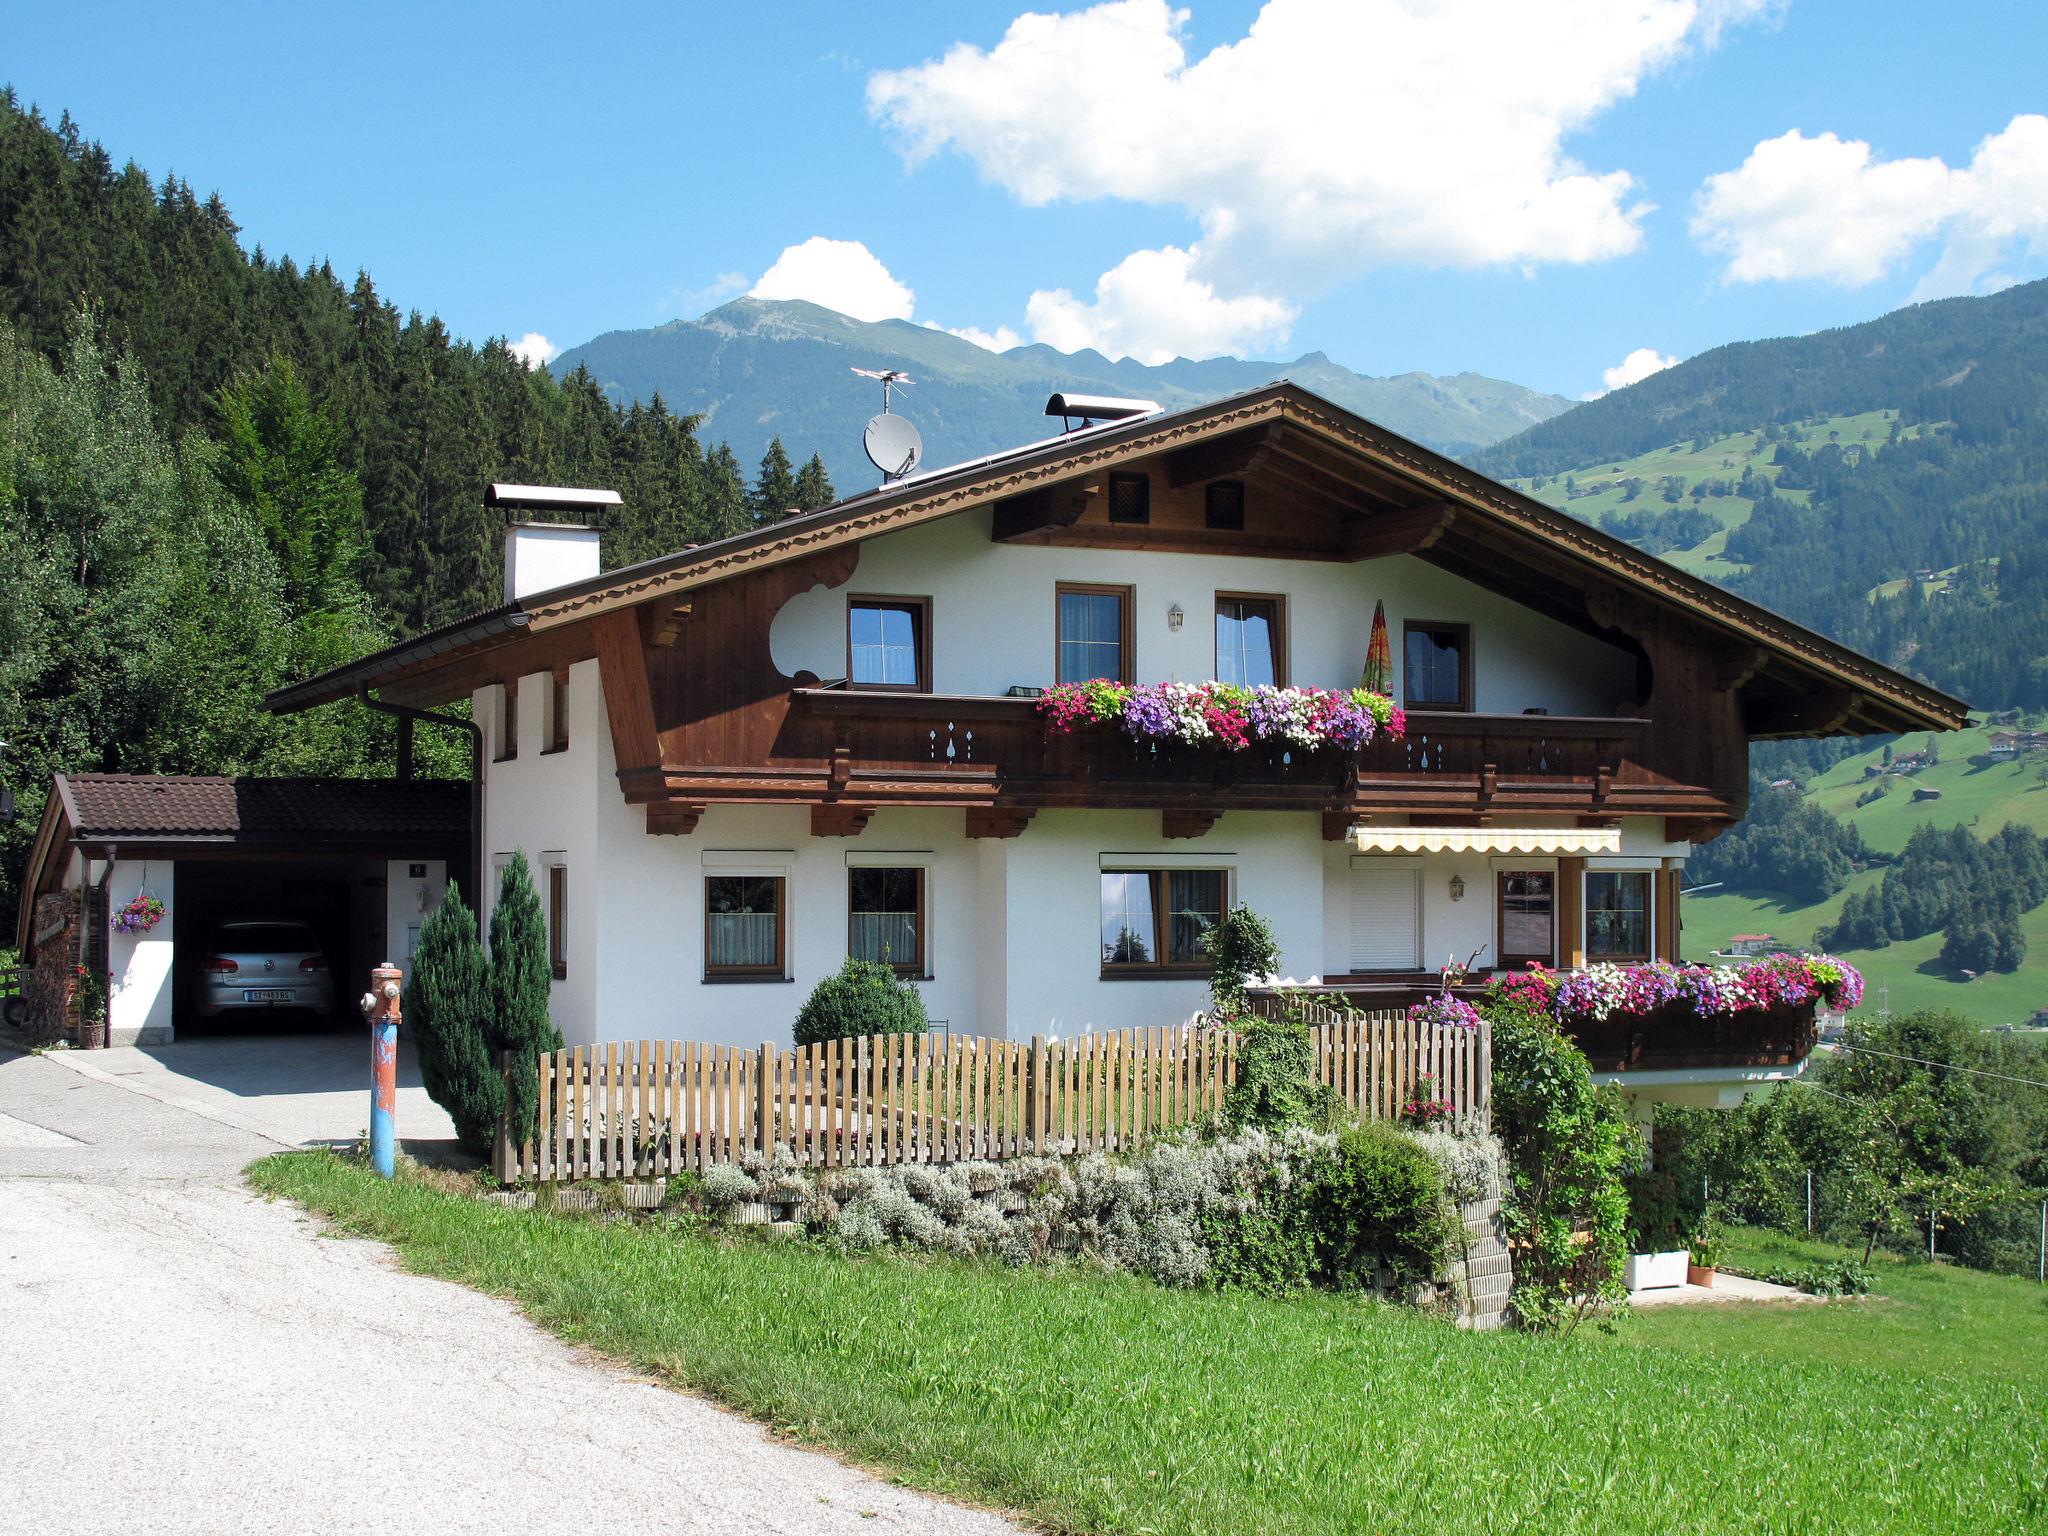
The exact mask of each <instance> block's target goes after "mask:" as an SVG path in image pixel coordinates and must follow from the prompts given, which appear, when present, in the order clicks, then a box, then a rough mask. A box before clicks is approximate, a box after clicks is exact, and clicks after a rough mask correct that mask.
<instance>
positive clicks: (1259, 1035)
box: [1223, 1010, 1335, 1131]
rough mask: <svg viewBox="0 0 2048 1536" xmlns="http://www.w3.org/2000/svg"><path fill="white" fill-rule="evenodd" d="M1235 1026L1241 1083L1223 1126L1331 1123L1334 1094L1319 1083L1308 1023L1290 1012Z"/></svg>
mask: <svg viewBox="0 0 2048 1536" xmlns="http://www.w3.org/2000/svg"><path fill="white" fill-rule="evenodd" d="M1237 1028H1238V1040H1237V1081H1236V1082H1234V1083H1232V1084H1231V1085H1230V1092H1229V1093H1227V1094H1225V1095H1224V1098H1223V1123H1224V1124H1225V1125H1226V1126H1228V1127H1229V1128H1230V1129H1231V1130H1234V1131H1238V1130H1243V1129H1244V1128H1245V1127H1247V1126H1258V1127H1259V1128H1261V1129H1262V1130H1268V1131H1279V1130H1284V1129H1286V1128H1287V1127H1288V1126H1290V1125H1326V1124H1328V1123H1329V1121H1330V1119H1331V1116H1332V1113H1333V1110H1334V1107H1335V1095H1333V1094H1332V1093H1331V1092H1330V1090H1329V1088H1328V1087H1327V1086H1326V1085H1324V1084H1322V1083H1319V1082H1317V1081H1316V1077H1315V1068H1316V1054H1315V1045H1314V1043H1313V1042H1312V1041H1311V1040H1310V1039H1309V1032H1308V1025H1307V1024H1306V1023H1304V1022H1303V1021H1302V1020H1301V1018H1300V1017H1299V1016H1297V1015H1295V1014H1294V1013H1293V1012H1292V1011H1291V1010H1290V1011H1288V1012H1287V1013H1285V1014H1283V1015H1282V1016H1281V1017H1280V1018H1265V1017H1260V1016H1247V1017H1244V1018H1242V1019H1239V1020H1238V1021H1237Z"/></svg>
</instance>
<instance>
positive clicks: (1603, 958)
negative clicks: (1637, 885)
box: [1579, 869, 1657, 965]
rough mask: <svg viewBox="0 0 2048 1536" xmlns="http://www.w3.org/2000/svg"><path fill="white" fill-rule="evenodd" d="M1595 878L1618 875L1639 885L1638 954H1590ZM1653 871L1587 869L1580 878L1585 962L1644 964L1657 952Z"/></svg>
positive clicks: (1591, 963)
mask: <svg viewBox="0 0 2048 1536" xmlns="http://www.w3.org/2000/svg"><path fill="white" fill-rule="evenodd" d="M1596 875H1620V876H1624V877H1627V878H1631V879H1636V880H1640V881H1642V882H1643V948H1642V950H1641V951H1640V952H1639V953H1630V954H1605V955H1596V954H1594V953H1593V892H1592V884H1593V878H1594V877H1595V876H1596ZM1656 875H1657V872H1656V871H1655V870H1653V869H1588V870H1586V871H1585V873H1584V874H1583V875H1581V876H1580V886H1579V921H1580V923H1581V924H1582V925H1583V926H1584V930H1585V946H1584V953H1585V957H1586V963H1587V964H1589V965H1598V964H1601V963H1603V962H1604V963H1606V964H1609V965H1648V964H1649V963H1650V960H1651V957H1652V956H1654V955H1655V954H1656V952H1657V879H1656Z"/></svg>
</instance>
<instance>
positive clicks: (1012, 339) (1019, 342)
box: [922, 320, 1024, 352]
mask: <svg viewBox="0 0 2048 1536" xmlns="http://www.w3.org/2000/svg"><path fill="white" fill-rule="evenodd" d="M922 324H923V325H924V328H925V329H926V330H928V331H944V332H945V333H946V334H947V335H948V336H958V337H959V338H960V339H961V340H962V341H971V342H973V343H974V344H975V345H976V346H977V347H981V348H982V349H984V350H985V351H989V352H1007V351H1009V350H1010V348H1012V347H1021V346H1023V345H1024V338H1023V337H1022V336H1019V335H1018V334H1017V333H1016V332H1015V331H1013V330H1011V329H1010V328H1009V327H1008V326H1007V325H999V326H997V327H996V328H995V329H994V330H993V331H984V330H983V329H982V328H981V327H980V326H978V325H941V324H939V322H938V321H936V320H926V321H924V322H922Z"/></svg>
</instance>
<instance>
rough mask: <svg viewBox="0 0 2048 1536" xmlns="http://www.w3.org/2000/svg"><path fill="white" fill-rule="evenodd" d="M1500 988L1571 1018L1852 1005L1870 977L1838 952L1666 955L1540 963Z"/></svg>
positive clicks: (1572, 1021)
mask: <svg viewBox="0 0 2048 1536" xmlns="http://www.w3.org/2000/svg"><path fill="white" fill-rule="evenodd" d="M1493 991H1494V994H1495V995H1496V996H1498V997H1501V998H1503V999H1506V1000H1508V1001H1512V1002H1518V1003H1521V1004H1523V1005H1525V1006H1527V1007H1530V1008H1534V1009H1536V1010H1537V1011H1539V1012H1542V1013H1547V1014H1549V1015H1550V1016H1551V1017H1552V1018H1554V1019H1556V1020H1557V1022H1558V1023H1559V1024H1562V1025H1565V1026H1571V1025H1583V1024H1604V1023H1606V1022H1607V1021H1608V1020H1610V1019H1613V1018H1647V1017H1650V1016H1651V1015H1667V1014H1669V1013H1673V1012H1675V1013H1678V1014H1681V1015H1683V1014H1690V1015H1692V1016H1693V1017H1695V1018H1700V1019H1707V1020H1712V1019H1724V1018H1730V1017H1733V1016H1735V1015H1737V1014H1744V1013H1767V1012H1771V1011H1774V1010H1778V1009H1801V1008H1812V1007H1814V1006H1816V1005H1825V1006H1826V1007H1828V1008H1830V1009H1835V1010H1847V1009H1850V1008H1854V1007H1855V1006H1856V1005H1857V1004H1858V1003H1860V1002H1862V1001H1863V977H1862V975H1861V974H1860V973H1859V972H1858V971H1857V969H1856V967H1855V966H1853V965H1851V964H1849V962H1848V961H1846V960H1842V959H1838V958H1837V957H1835V956H1833V955H1790V954H1779V955H1770V956H1767V957H1765V958H1764V959H1761V960H1757V961H1755V962H1753V963H1751V964H1750V965H1747V966H1744V967H1742V968H1740V969H1737V968H1735V967H1733V966H1725V965H1673V964H1670V963H1669V962H1667V961H1662V960H1657V961H1652V962H1651V963H1650V964H1648V965H1605V964H1601V965H1591V966H1588V967H1586V969H1584V970H1582V971H1551V970H1545V969H1543V968H1542V967H1540V966H1537V967H1532V968H1531V969H1529V970H1527V971H1521V972H1517V973H1516V974H1515V975H1512V976H1503V977H1501V978H1500V979H1498V980H1497V981H1495V982H1494V984H1493Z"/></svg>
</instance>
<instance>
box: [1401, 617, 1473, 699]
mask: <svg viewBox="0 0 2048 1536" xmlns="http://www.w3.org/2000/svg"><path fill="white" fill-rule="evenodd" d="M1403 660H1404V663H1405V664H1404V665H1403V667H1402V669H1401V680H1402V690H1403V695H1404V702H1405V703H1406V704H1407V706H1408V708H1410V709H1467V710H1468V709H1470V708H1471V707H1472V626H1471V625H1469V624H1439V623H1433V622H1428V623H1426V622H1423V621H1421V620H1414V619H1411V620H1410V621H1409V623H1408V627H1407V633H1406V645H1405V654H1404V658H1403Z"/></svg>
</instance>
